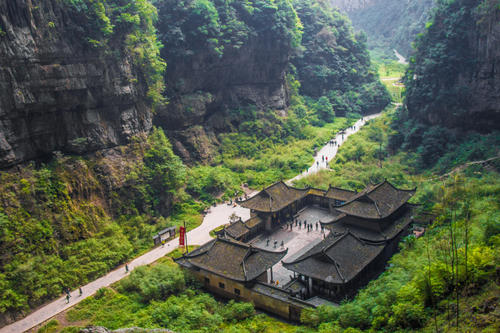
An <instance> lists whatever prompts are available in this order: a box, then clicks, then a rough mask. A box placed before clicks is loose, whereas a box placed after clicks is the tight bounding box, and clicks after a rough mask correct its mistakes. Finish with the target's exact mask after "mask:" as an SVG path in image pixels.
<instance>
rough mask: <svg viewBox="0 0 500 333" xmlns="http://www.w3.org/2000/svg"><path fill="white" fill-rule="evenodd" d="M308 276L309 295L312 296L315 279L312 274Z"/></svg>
mask: <svg viewBox="0 0 500 333" xmlns="http://www.w3.org/2000/svg"><path fill="white" fill-rule="evenodd" d="M307 278H308V280H309V281H308V282H309V283H308V289H309V297H311V296H312V292H313V279H312V278H311V277H310V276H308V277H307Z"/></svg>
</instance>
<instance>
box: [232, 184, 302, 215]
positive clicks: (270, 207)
mask: <svg viewBox="0 0 500 333" xmlns="http://www.w3.org/2000/svg"><path fill="white" fill-rule="evenodd" d="M307 191H308V190H307V189H297V188H294V187H291V186H288V185H286V184H285V183H284V182H282V181H280V182H277V183H275V184H273V185H271V186H269V187H267V188H265V189H263V190H262V191H260V192H259V193H258V194H256V195H255V196H253V197H251V198H250V199H248V200H244V201H240V202H238V204H239V205H240V206H241V207H244V208H249V209H253V210H255V211H258V212H268V213H269V212H277V211H279V210H281V209H283V208H285V207H286V206H288V205H290V204H291V203H293V202H294V201H296V200H298V199H301V198H303V197H304V196H305V195H306V194H307Z"/></svg>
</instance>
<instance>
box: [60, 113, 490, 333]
mask: <svg viewBox="0 0 500 333" xmlns="http://www.w3.org/2000/svg"><path fill="white" fill-rule="evenodd" d="M394 118H395V115H394V113H393V112H391V113H389V114H386V115H384V116H382V117H381V118H380V119H377V120H375V121H372V122H371V124H369V125H367V126H366V127H365V128H363V129H362V130H361V131H360V133H359V134H357V135H354V136H352V137H351V138H349V141H348V142H347V143H345V144H344V145H343V146H342V147H341V148H340V152H339V155H338V156H337V158H335V160H334V161H332V162H331V164H330V166H331V168H332V169H333V171H327V170H325V171H322V172H320V173H318V174H315V175H312V176H309V177H307V178H304V179H302V180H300V181H299V182H298V185H299V186H300V185H301V186H305V185H313V186H316V187H322V188H326V187H328V184H334V185H336V186H342V187H346V188H351V189H362V188H364V186H365V185H366V184H368V183H370V182H379V181H382V180H383V179H388V180H390V181H391V182H392V183H394V184H396V185H398V186H401V187H405V188H409V187H414V186H417V187H418V191H417V194H416V196H415V198H414V199H413V200H412V201H414V202H418V203H421V204H422V208H421V211H420V213H419V214H418V216H417V218H416V220H417V221H419V223H420V224H421V225H423V226H425V227H426V229H427V230H426V234H425V236H424V237H422V238H419V239H415V238H414V237H412V236H410V237H407V238H406V239H405V240H404V242H403V243H402V244H401V252H400V253H399V254H396V255H395V256H394V257H393V258H392V259H391V261H390V262H389V265H388V269H387V270H386V271H385V272H384V273H383V274H382V275H381V276H380V277H379V278H378V279H376V280H373V281H372V282H370V284H369V285H368V286H367V287H366V288H365V289H363V290H362V291H361V292H360V293H359V294H358V296H357V297H356V298H355V299H354V300H353V301H351V302H345V303H344V304H342V305H341V306H340V307H320V308H318V309H316V310H310V311H306V312H305V313H304V314H303V318H302V321H303V325H304V326H290V325H284V324H281V323H279V322H277V321H275V320H273V319H270V318H269V317H267V316H265V315H263V314H260V315H255V313H254V310H253V308H252V306H251V305H249V304H239V303H234V302H229V303H218V302H216V301H214V299H213V298H212V297H211V296H209V295H207V294H204V293H202V292H201V291H200V289H199V286H197V285H196V283H194V282H193V280H192V279H191V278H190V277H189V275H184V273H181V271H180V269H179V268H178V267H176V266H172V263H170V260H169V259H168V258H166V259H164V260H162V261H161V262H160V263H158V264H157V265H155V266H153V267H150V268H148V267H142V268H140V269H137V270H134V272H132V274H131V276H130V277H129V278H127V279H124V280H123V281H121V282H119V283H117V284H116V285H115V286H114V287H113V288H110V289H103V290H101V291H100V292H99V293H98V294H97V295H96V296H95V297H92V298H89V299H87V300H85V301H84V302H82V303H81V304H80V305H78V306H76V307H75V308H74V310H71V311H70V312H69V313H68V314H67V319H68V320H69V325H72V324H71V323H72V322H74V323H78V325H81V323H82V322H83V323H85V324H93V325H103V326H106V327H109V328H119V327H130V326H140V327H149V328H154V327H166V328H170V329H174V330H176V331H181V332H182V331H199V330H204V329H206V330H216V329H217V330H222V331H228V332H233V331H238V332H271V331H282V332H316V331H319V332H332V331H339V332H341V331H344V330H345V331H346V332H358V331H362V330H368V331H370V330H372V331H373V330H376V331H380V330H386V331H396V330H411V331H420V330H422V331H426V330H433V329H434V326H436V325H437V326H438V327H439V328H440V329H443V330H445V331H448V330H449V331H453V330H455V329H456V328H455V325H456V321H457V314H458V323H459V326H460V328H461V329H462V330H464V331H473V330H477V329H481V330H482V331H485V332H489V331H491V332H494V331H496V330H498V321H497V320H496V317H495V313H494V312H492V311H493V310H492V309H494V306H493V307H492V304H494V303H495V300H497V299H498V297H499V295H498V287H496V286H495V284H496V283H498V277H497V276H496V275H495V274H496V269H497V267H498V266H499V264H500V262H499V261H498V257H497V256H496V253H498V250H499V247H500V242H499V240H498V238H499V235H500V225H499V223H498V222H499V216H498V212H499V211H500V210H499V208H500V207H499V200H498V198H499V196H500V184H499V181H498V179H499V177H498V170H499V168H500V164H499V161H498V160H496V161H492V162H491V163H489V164H477V165H471V166H469V167H466V168H462V169H461V170H459V171H457V173H453V174H451V175H444V176H440V174H441V173H442V170H440V169H436V168H434V169H428V170H420V169H418V168H416V167H415V165H416V164H415V162H414V161H415V159H416V158H417V157H418V155H417V154H414V153H406V152H402V151H397V152H391V151H390V150H389V149H388V141H389V137H390V136H391V135H394V132H393V131H392V130H391V122H392V121H393V120H394ZM480 145H481V144H480V143H477V146H480ZM486 145H488V144H486ZM492 153H494V152H492V151H489V152H488V151H484V155H482V156H480V157H481V158H487V157H490V156H491V154H492ZM450 154H454V156H453V158H450V156H449V155H450ZM468 160H470V155H469V154H468V153H467V147H466V146H464V147H462V149H461V150H458V151H457V152H450V153H449V154H448V155H447V156H443V157H442V158H441V159H440V161H439V163H438V164H440V165H446V168H445V169H446V171H449V170H451V169H453V168H454V167H455V164H453V163H450V161H464V162H465V161H468ZM457 299H458V306H457ZM181 307H182V309H183V310H182V311H181V310H180V309H181ZM56 324H57V323H52V324H51V325H53V326H56ZM76 330H77V328H73V327H71V326H69V327H66V328H64V331H67V332H73V331H76Z"/></svg>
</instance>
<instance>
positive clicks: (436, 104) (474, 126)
mask: <svg viewBox="0 0 500 333" xmlns="http://www.w3.org/2000/svg"><path fill="white" fill-rule="evenodd" d="M448 17H451V18H452V19H449V20H448V19H447V18H448ZM499 68H500V8H499V7H498V1H496V0H485V1H483V2H482V3H480V4H478V3H477V2H476V1H473V0H457V1H455V2H453V3H449V4H443V5H441V6H440V7H439V8H438V10H437V11H436V15H435V17H434V19H433V22H432V24H430V25H429V28H428V30H427V31H426V33H425V34H424V35H423V37H422V38H420V40H419V42H418V43H417V49H416V55H415V61H413V62H412V63H411V64H410V67H409V72H408V75H407V77H406V86H407V94H406V96H407V98H406V106H407V109H408V116H409V117H410V118H413V119H415V120H417V121H419V122H421V123H424V124H427V125H439V126H444V127H448V128H456V129H461V130H477V131H481V132H488V131H490V130H493V129H498V128H500V125H499V124H500V70H499Z"/></svg>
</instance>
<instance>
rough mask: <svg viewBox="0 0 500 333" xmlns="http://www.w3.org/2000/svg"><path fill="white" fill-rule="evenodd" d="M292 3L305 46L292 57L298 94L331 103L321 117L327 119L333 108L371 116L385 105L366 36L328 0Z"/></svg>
mask: <svg viewBox="0 0 500 333" xmlns="http://www.w3.org/2000/svg"><path fill="white" fill-rule="evenodd" d="M293 3H294V6H295V8H296V10H297V14H298V15H299V18H300V20H301V22H302V25H303V26H304V33H303V36H302V48H301V49H300V50H299V51H298V55H297V56H295V57H294V58H293V59H292V64H293V65H294V69H295V70H296V77H297V79H298V80H299V81H300V82H301V87H300V92H301V93H302V94H303V95H306V96H309V97H311V98H314V99H318V98H319V99H320V100H319V103H323V104H326V103H327V102H329V103H331V107H333V111H330V112H329V113H322V114H320V119H322V120H323V121H329V120H330V119H329V117H330V115H332V114H333V112H335V114H337V115H345V114H347V113H350V112H355V113H359V114H369V113H374V112H376V111H379V110H381V109H383V108H384V107H385V106H387V104H388V103H389V101H390V98H389V95H388V94H387V91H386V90H385V88H384V87H383V85H381V84H380V81H379V80H378V75H377V73H376V72H374V71H372V70H371V68H370V57H369V55H368V51H367V50H366V45H365V43H366V36H365V35H364V34H363V33H360V34H356V35H354V32H353V30H352V27H351V25H350V23H349V21H348V19H347V17H345V16H343V15H341V14H340V13H339V11H338V10H334V9H332V8H331V7H330V6H329V5H328V4H327V3H325V2H321V1H302V0H296V1H294V2H293ZM328 106H330V105H328Z"/></svg>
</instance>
